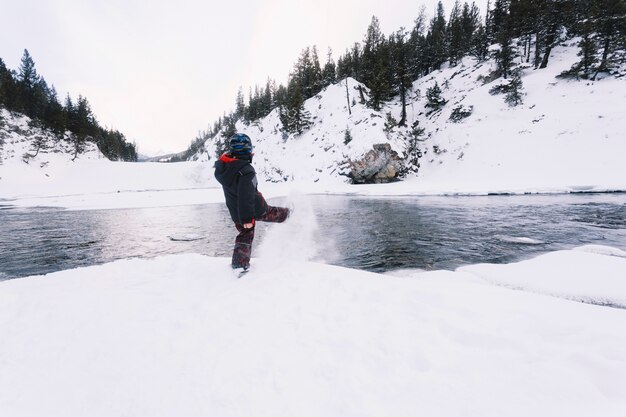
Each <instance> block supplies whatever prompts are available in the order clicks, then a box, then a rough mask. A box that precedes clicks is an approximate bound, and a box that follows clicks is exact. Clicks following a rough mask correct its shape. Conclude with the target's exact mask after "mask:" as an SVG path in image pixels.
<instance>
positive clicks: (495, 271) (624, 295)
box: [459, 245, 626, 309]
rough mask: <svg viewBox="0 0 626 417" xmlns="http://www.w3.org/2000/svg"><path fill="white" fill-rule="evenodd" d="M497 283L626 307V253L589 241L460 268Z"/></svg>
mask: <svg viewBox="0 0 626 417" xmlns="http://www.w3.org/2000/svg"><path fill="white" fill-rule="evenodd" d="M459 271H460V272H467V273H471V274H474V275H477V276H478V277H480V278H482V279H484V280H486V281H488V282H492V283H495V284H498V285H503V286H506V287H509V288H514V289H522V290H524V291H532V292H537V293H542V294H548V295H553V296H556V297H563V298H567V299H571V300H576V301H582V302H586V303H592V304H601V305H611V306H618V307H622V308H625V309H626V253H625V252H624V251H621V250H619V249H614V248H607V247H605V246H599V245H589V246H583V247H581V248H578V249H577V250H571V251H559V252H552V253H547V254H545V255H541V256H539V257H537V258H535V259H532V260H529V261H523V262H518V263H515V264H509V265H485V264H479V265H471V266H465V267H461V268H459Z"/></svg>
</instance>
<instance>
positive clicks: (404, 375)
mask: <svg viewBox="0 0 626 417" xmlns="http://www.w3.org/2000/svg"><path fill="white" fill-rule="evenodd" d="M259 253H262V256H261V257H259V258H256V259H254V260H253V267H254V270H253V272H251V273H249V274H248V275H247V276H246V277H245V278H243V279H239V280H238V279H235V278H234V276H233V273H232V271H230V268H229V260H228V259H225V258H211V257H206V256H201V255H196V254H187V255H176V256H167V257H161V258H156V259H152V260H138V259H130V260H123V261H118V262H114V263H110V264H106V265H101V266H94V267H88V268H81V269H75V270H70V271H64V272H58V273H54V274H50V275H47V276H42V277H29V278H24V279H16V280H11V281H5V282H0V317H2V320H0V334H2V335H3V343H2V349H0V415H6V416H13V417H18V416H33V415H46V416H51V417H54V416H77V415H89V416H111V415H150V416H172V415H181V416H182V415H184V416H201V415H219V416H251V415H255V416H278V415H298V416H322V415H323V416H339V415H340V416H357V415H358V416H381V415H394V416H415V415H436V416H460V415H468V416H483V417H487V416H498V417H499V416H502V415H507V416H520V417H521V416H524V417H526V416H529V415H544V416H547V415H568V416H585V417H586V416H589V415H604V416H616V417H617V416H623V415H624V412H626V396H624V392H626V351H625V350H624V348H623V347H624V346H625V345H626V333H624V332H623V329H624V328H626V310H625V309H624V307H626V280H624V277H626V257H625V256H626V254H625V253H624V252H622V251H620V250H617V249H611V248H606V247H583V248H579V249H578V250H573V251H559V252H554V253H549V254H546V255H543V256H540V257H538V258H535V259H532V260H528V261H524V262H520V263H517V264H510V265H497V266H492V265H474V266H471V267H465V268H460V269H459V270H457V271H454V272H453V271H436V272H426V273H417V272H416V273H411V272H407V271H405V273H404V274H402V275H403V276H401V277H398V276H390V275H378V274H373V273H368V272H363V271H356V270H350V269H345V268H340V267H334V266H329V265H323V264H316V263H309V262H305V261H303V260H297V258H296V260H294V261H293V262H292V263H284V261H281V262H277V261H276V260H277V259H283V258H281V256H280V255H279V254H278V252H273V253H268V252H267V251H266V252H263V251H260V252H259ZM581 301H582V302H581ZM590 302H598V303H600V304H611V305H613V306H615V307H606V306H600V305H593V304H588V303H590ZM616 307H617V308H616Z"/></svg>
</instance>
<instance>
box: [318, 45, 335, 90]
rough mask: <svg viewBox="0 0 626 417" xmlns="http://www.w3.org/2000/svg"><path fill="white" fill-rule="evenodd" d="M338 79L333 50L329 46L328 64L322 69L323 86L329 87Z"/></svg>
mask: <svg viewBox="0 0 626 417" xmlns="http://www.w3.org/2000/svg"><path fill="white" fill-rule="evenodd" d="M336 81H337V68H336V65H335V62H334V61H333V51H332V49H331V48H330V47H329V48H328V54H327V55H326V64H325V65H324V69H323V70H322V86H323V87H327V86H329V85H331V84H334V83H335V82H336Z"/></svg>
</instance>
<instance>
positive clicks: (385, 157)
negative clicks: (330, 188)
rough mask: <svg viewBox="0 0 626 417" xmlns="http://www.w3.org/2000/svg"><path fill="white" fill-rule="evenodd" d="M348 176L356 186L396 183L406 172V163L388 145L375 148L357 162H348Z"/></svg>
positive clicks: (384, 144)
mask: <svg viewBox="0 0 626 417" xmlns="http://www.w3.org/2000/svg"><path fill="white" fill-rule="evenodd" d="M348 165H349V171H348V173H347V176H348V177H349V178H350V179H351V180H352V182H353V183H354V184H381V183H386V182H392V181H396V180H397V179H398V176H399V175H400V174H401V173H402V172H404V170H405V169H404V168H405V167H404V161H403V160H402V158H400V156H398V153H397V152H395V151H394V150H392V149H391V145H389V144H388V143H381V144H377V145H374V146H373V149H372V150H371V151H369V152H367V153H366V154H365V155H363V157H362V158H361V159H359V160H357V161H348Z"/></svg>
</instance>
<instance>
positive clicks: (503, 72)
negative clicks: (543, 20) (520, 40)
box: [493, 0, 515, 78]
mask: <svg viewBox="0 0 626 417" xmlns="http://www.w3.org/2000/svg"><path fill="white" fill-rule="evenodd" d="M508 7H509V5H508V2H507V1H506V0H496V5H495V8H494V23H493V26H494V30H495V31H496V32H495V39H496V42H497V43H498V44H499V48H498V49H497V50H496V51H495V53H494V58H495V60H496V66H497V69H496V75H498V76H499V77H504V78H507V77H509V76H510V75H511V69H512V67H513V60H514V58H515V52H514V50H513V34H512V27H511V20H510V16H509V8H508Z"/></svg>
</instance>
